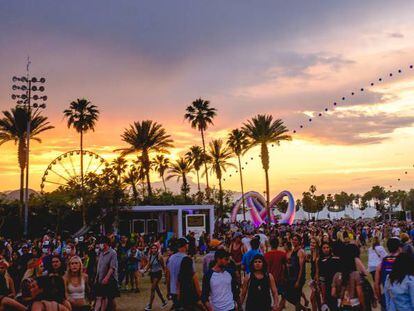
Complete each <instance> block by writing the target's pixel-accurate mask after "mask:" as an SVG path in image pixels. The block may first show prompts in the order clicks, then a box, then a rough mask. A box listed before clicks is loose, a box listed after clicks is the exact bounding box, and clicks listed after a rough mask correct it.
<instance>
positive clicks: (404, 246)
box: [400, 232, 414, 258]
mask: <svg viewBox="0 0 414 311" xmlns="http://www.w3.org/2000/svg"><path fill="white" fill-rule="evenodd" d="M400 239H401V252H402V253H407V254H408V255H410V256H412V257H413V258H414V246H413V243H412V241H411V239H410V236H409V235H408V234H407V233H406V232H402V233H400Z"/></svg>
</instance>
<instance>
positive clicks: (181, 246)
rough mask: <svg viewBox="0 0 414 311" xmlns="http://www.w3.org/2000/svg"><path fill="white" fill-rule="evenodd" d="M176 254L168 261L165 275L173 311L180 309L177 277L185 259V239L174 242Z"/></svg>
mask: <svg viewBox="0 0 414 311" xmlns="http://www.w3.org/2000/svg"><path fill="white" fill-rule="evenodd" d="M175 246H176V248H177V252H176V253H175V254H173V255H171V257H170V258H169V259H168V261H167V269H166V273H165V278H166V283H167V293H168V297H170V298H171V299H172V301H173V308H174V310H178V309H180V303H179V301H178V290H179V289H178V288H177V283H178V275H179V273H180V268H181V262H182V261H183V259H184V258H185V257H187V251H188V241H187V239H185V238H179V239H178V240H177V241H176V242H175ZM145 310H146V311H148V310H151V308H146V309H145Z"/></svg>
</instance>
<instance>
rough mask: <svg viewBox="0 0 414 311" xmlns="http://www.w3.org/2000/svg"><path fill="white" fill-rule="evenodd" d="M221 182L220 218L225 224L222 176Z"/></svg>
mask: <svg viewBox="0 0 414 311" xmlns="http://www.w3.org/2000/svg"><path fill="white" fill-rule="evenodd" d="M218 181H219V203H220V218H221V222H222V223H223V220H224V206H223V187H222V185H221V176H220V178H219V179H218Z"/></svg>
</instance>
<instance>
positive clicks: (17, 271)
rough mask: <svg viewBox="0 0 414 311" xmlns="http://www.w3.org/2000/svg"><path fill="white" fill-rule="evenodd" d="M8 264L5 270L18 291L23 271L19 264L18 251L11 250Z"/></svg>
mask: <svg viewBox="0 0 414 311" xmlns="http://www.w3.org/2000/svg"><path fill="white" fill-rule="evenodd" d="M8 264H9V267H8V269H7V271H8V273H9V275H10V277H11V278H12V280H13V283H14V287H15V290H16V292H18V291H19V290H20V280H21V278H22V276H23V273H24V269H23V267H21V266H20V254H19V252H18V251H12V253H11V257H10V261H9V262H8Z"/></svg>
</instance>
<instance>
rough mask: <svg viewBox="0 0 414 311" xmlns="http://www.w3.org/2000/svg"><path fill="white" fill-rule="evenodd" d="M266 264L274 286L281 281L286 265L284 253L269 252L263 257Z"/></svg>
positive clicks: (278, 251)
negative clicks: (274, 283) (273, 280)
mask: <svg viewBox="0 0 414 311" xmlns="http://www.w3.org/2000/svg"><path fill="white" fill-rule="evenodd" d="M264 258H265V260H266V263H267V267H268V272H269V273H270V274H271V275H273V278H274V279H275V282H276V285H279V284H280V281H281V280H283V277H284V276H283V273H284V267H285V265H286V261H287V259H286V253H285V252H284V251H280V250H271V251H270V252H267V253H266V254H265V255H264Z"/></svg>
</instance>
